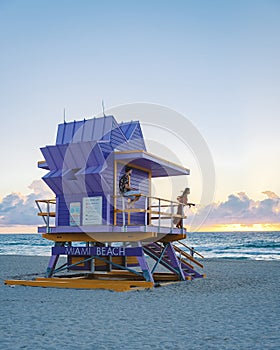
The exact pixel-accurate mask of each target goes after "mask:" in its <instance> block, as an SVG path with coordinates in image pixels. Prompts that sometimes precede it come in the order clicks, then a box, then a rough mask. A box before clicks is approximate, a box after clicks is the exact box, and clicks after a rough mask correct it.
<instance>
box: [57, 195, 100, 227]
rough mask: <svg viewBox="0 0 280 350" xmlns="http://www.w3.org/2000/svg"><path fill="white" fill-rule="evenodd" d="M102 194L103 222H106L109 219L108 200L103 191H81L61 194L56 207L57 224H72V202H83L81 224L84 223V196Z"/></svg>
mask: <svg viewBox="0 0 280 350" xmlns="http://www.w3.org/2000/svg"><path fill="white" fill-rule="evenodd" d="M96 196H102V219H103V221H104V222H103V224H106V220H107V200H106V197H105V196H104V194H103V193H102V192H94V193H93V192H91V193H86V194H85V193H79V194H71V195H59V196H58V198H59V200H58V205H57V208H56V213H57V217H58V220H57V226H70V214H69V209H70V203H72V202H80V203H81V225H82V217H83V205H82V204H83V198H84V197H96Z"/></svg>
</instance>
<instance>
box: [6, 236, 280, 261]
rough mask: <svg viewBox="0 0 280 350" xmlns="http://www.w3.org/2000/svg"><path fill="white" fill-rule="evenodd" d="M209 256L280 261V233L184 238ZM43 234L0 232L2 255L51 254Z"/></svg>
mask: <svg viewBox="0 0 280 350" xmlns="http://www.w3.org/2000/svg"><path fill="white" fill-rule="evenodd" d="M183 242H184V243H185V244H186V245H188V246H190V247H194V249H195V250H196V251H197V252H199V253H200V254H202V255H203V256H204V257H205V258H215V259H217V258H218V259H219V258H223V259H250V260H280V232H278V231H277V232H189V233H188V238H187V239H186V240H184V241H183ZM52 246H53V242H51V241H48V240H46V239H43V238H42V237H41V235H40V234H0V255H29V256H30V255H37V256H49V255H50V248H51V247H52Z"/></svg>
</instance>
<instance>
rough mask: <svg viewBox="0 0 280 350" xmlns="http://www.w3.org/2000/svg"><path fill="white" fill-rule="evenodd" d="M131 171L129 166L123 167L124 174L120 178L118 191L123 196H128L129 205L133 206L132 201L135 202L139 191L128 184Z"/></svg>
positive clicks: (138, 196)
mask: <svg viewBox="0 0 280 350" xmlns="http://www.w3.org/2000/svg"><path fill="white" fill-rule="evenodd" d="M131 173H132V168H131V167H129V166H126V167H125V174H124V175H123V176H122V177H121V178H120V181H119V189H120V193H121V195H122V196H124V197H128V200H129V206H130V207H132V208H133V207H134V203H135V202H137V201H138V200H139V198H140V194H141V193H140V191H139V190H137V189H135V188H132V187H131V186H130V177H131Z"/></svg>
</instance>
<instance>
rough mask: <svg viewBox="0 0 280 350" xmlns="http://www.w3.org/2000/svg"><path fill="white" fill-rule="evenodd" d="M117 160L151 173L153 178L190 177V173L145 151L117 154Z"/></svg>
mask: <svg viewBox="0 0 280 350" xmlns="http://www.w3.org/2000/svg"><path fill="white" fill-rule="evenodd" d="M115 160H121V161H124V162H125V163H126V164H128V163H129V164H134V165H137V166H139V167H142V168H145V169H148V170H150V171H151V176H152V177H165V176H179V175H189V174H190V171H189V169H187V168H184V167H182V166H180V165H178V164H175V163H172V162H169V161H167V160H165V159H162V158H160V157H157V156H155V155H153V154H151V153H148V152H145V151H126V152H115Z"/></svg>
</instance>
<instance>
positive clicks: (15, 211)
mask: <svg viewBox="0 0 280 350" xmlns="http://www.w3.org/2000/svg"><path fill="white" fill-rule="evenodd" d="M29 188H30V189H31V190H32V193H30V194H28V195H23V194H21V193H11V194H8V195H7V196H5V197H4V198H3V199H2V201H1V202H0V226H10V225H39V224H41V223H42V219H41V218H39V217H38V216H37V213H38V209H37V206H36V203H35V200H36V199H42V198H52V197H53V196H54V195H53V194H52V193H51V192H50V190H48V188H47V186H46V185H45V184H44V183H43V182H42V181H40V180H35V181H33V182H32V184H31V185H30V186H29Z"/></svg>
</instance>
